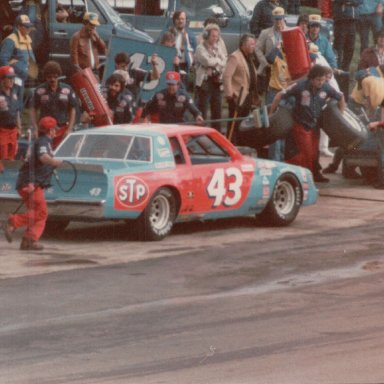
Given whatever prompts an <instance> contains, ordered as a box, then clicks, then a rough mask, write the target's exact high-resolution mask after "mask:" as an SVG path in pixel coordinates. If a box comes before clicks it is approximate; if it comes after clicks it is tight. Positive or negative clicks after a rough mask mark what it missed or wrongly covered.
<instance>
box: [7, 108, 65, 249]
mask: <svg viewBox="0 0 384 384" xmlns="http://www.w3.org/2000/svg"><path fill="white" fill-rule="evenodd" d="M56 127H57V121H56V119H54V118H53V117H51V116H46V117H43V118H42V119H41V120H40V121H39V137H38V139H37V140H36V141H35V142H34V144H33V146H32V148H31V154H30V156H29V158H28V160H27V162H25V163H24V164H23V166H22V167H21V168H20V170H19V175H18V178H17V182H16V189H17V192H18V193H19V195H20V196H21V198H22V199H23V201H24V204H25V206H26V207H27V211H26V212H25V213H16V214H13V215H10V216H9V218H8V222H7V223H6V224H5V225H4V226H3V230H4V235H5V238H6V239H7V241H8V242H9V243H10V242H12V234H13V232H14V231H15V230H16V229H17V228H20V227H27V229H26V231H25V232H24V235H23V238H22V241H21V244H20V249H21V250H23V251H27V250H34V251H40V250H42V249H43V246H42V245H41V244H39V243H38V240H39V239H40V237H41V235H42V234H43V232H44V228H45V223H46V221H47V217H48V209H47V203H46V201H45V196H44V189H45V188H47V187H49V185H50V179H51V176H52V172H53V170H54V168H56V167H58V166H59V165H61V164H62V161H61V160H56V159H54V158H53V154H52V147H51V142H52V139H53V138H54V136H55V132H56Z"/></svg>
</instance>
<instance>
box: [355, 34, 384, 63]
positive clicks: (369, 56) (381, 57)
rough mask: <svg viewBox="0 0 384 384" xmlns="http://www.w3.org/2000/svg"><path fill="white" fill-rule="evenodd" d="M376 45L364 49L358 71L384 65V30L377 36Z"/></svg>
mask: <svg viewBox="0 0 384 384" xmlns="http://www.w3.org/2000/svg"><path fill="white" fill-rule="evenodd" d="M375 41H376V45H375V46H374V47H369V48H366V49H364V51H363V52H362V53H361V56H360V61H359V64H358V69H365V68H369V67H377V66H378V65H383V64H384V29H382V30H380V31H379V32H378V33H377V34H376V36H375Z"/></svg>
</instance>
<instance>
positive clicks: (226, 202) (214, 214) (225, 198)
mask: <svg viewBox="0 0 384 384" xmlns="http://www.w3.org/2000/svg"><path fill="white" fill-rule="evenodd" d="M183 140H184V143H185V146H186V148H187V152H188V156H189V159H190V162H191V169H192V178H193V185H194V193H195V196H194V207H193V209H194V212H195V213H196V214H198V213H201V214H203V213H205V214H206V215H208V216H209V217H210V218H220V217H230V216H238V215H241V214H244V212H246V211H247V208H246V207H245V206H244V202H245V201H246V200H247V198H248V196H249V193H250V190H251V185H252V180H253V178H254V170H255V166H254V163H253V162H252V160H249V161H248V162H247V161H244V160H238V159H237V160H234V159H233V158H232V157H231V156H230V155H229V154H228V153H227V152H226V151H225V149H224V148H223V147H222V146H220V144H218V143H217V142H216V141H215V140H214V138H213V137H212V136H210V135H208V134H199V133H196V134H195V135H185V136H183Z"/></svg>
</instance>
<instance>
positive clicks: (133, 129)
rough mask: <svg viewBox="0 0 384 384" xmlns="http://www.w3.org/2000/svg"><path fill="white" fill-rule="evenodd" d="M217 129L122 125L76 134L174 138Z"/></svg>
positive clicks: (170, 125) (172, 125)
mask: <svg viewBox="0 0 384 384" xmlns="http://www.w3.org/2000/svg"><path fill="white" fill-rule="evenodd" d="M211 132H215V129H213V128H208V127H199V126H195V125H179V124H152V123H144V124H121V125H108V126H105V127H97V128H89V129H83V130H80V131H75V132H74V134H84V133H92V134H106V133H107V134H111V133H112V134H134V135H143V134H145V135H150V136H154V135H158V134H159V133H161V134H165V135H167V136H174V135H176V134H183V135H184V134H196V133H202V134H203V133H205V134H206V133H211Z"/></svg>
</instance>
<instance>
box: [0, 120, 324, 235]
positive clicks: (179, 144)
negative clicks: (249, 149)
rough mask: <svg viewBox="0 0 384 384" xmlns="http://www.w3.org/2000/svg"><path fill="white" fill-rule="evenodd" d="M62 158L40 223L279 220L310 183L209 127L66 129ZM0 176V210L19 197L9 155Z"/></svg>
mask: <svg viewBox="0 0 384 384" xmlns="http://www.w3.org/2000/svg"><path fill="white" fill-rule="evenodd" d="M55 157H57V158H60V159H63V160H64V161H65V162H64V165H63V166H62V167H60V168H58V169H57V170H56V173H57V177H56V178H52V186H51V187H50V188H48V189H47V190H46V194H45V195H46V199H47V203H48V208H49V220H48V223H47V227H46V230H47V231H50V232H53V231H57V230H64V229H65V227H66V226H67V225H68V223H69V222H70V221H71V220H74V221H100V220H126V221H127V222H128V223H132V221H134V222H135V225H134V226H131V227H132V228H135V229H136V231H137V233H138V235H139V236H140V239H142V240H161V239H163V238H164V237H166V236H167V235H168V234H169V233H170V232H171V230H172V226H173V224H174V223H175V222H185V221H191V220H216V219H221V218H230V217H240V216H255V217H257V218H259V219H260V220H262V221H263V222H265V223H267V224H269V225H275V226H285V225H288V224H290V223H291V222H292V221H293V220H294V219H295V218H296V216H297V214H298V212H299V209H300V206H301V205H310V204H314V203H315V202H316V200H317V197H318V191H317V189H316V186H315V184H314V182H313V178H312V174H311V172H310V171H309V170H308V169H305V168H301V167H297V166H293V165H288V164H284V163H279V162H275V161H269V160H265V159H260V158H257V157H252V156H247V155H243V154H242V153H241V152H240V151H239V149H238V148H237V147H235V146H234V145H233V144H232V143H231V142H230V141H228V140H227V139H226V138H225V137H224V136H223V135H221V134H220V133H219V132H217V131H216V130H214V129H212V128H205V127H196V126H183V125H162V124H139V125H112V126H106V127H101V128H97V129H87V130H81V131H77V132H73V133H71V134H70V135H68V136H67V137H66V138H65V140H64V141H63V142H62V143H61V144H60V146H59V147H58V148H57V149H56V153H55ZM4 167H5V169H4V173H3V174H2V175H0V210H1V211H2V212H8V213H10V212H12V211H13V210H15V208H16V207H17V205H18V204H19V202H20V199H19V197H18V195H17V192H16V191H15V189H14V185H15V181H16V177H17V172H18V168H19V167H20V163H19V162H17V161H13V162H11V161H5V162H4Z"/></svg>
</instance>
